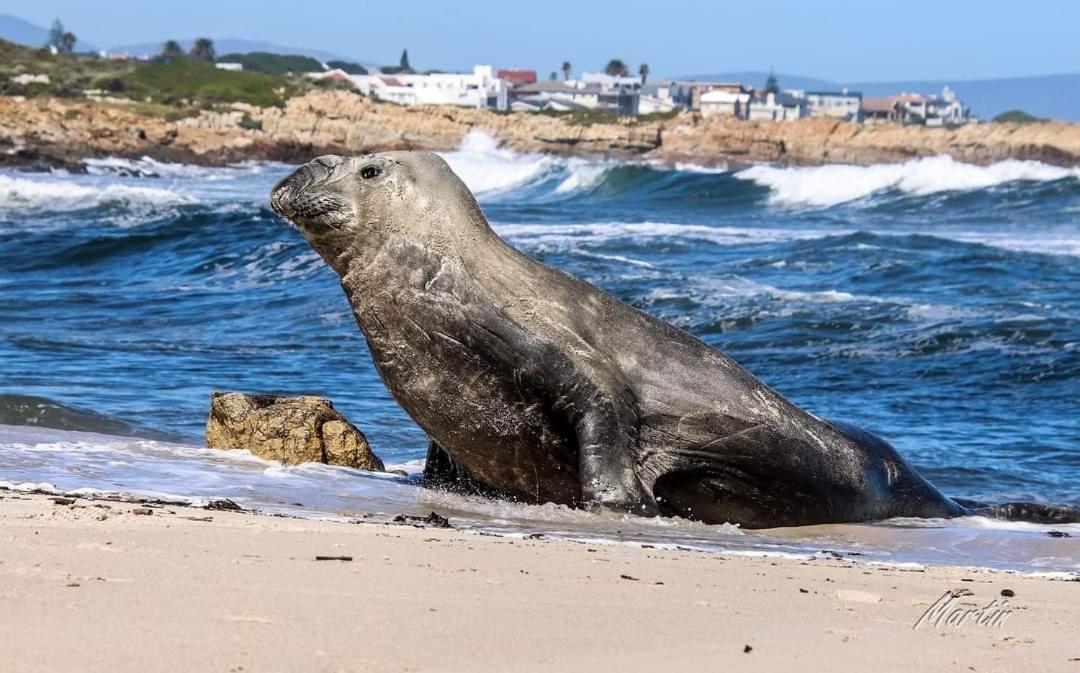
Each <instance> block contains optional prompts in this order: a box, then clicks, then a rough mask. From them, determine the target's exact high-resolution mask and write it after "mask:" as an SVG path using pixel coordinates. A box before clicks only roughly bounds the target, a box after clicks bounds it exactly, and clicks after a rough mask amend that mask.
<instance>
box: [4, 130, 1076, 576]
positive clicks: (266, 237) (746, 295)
mask: <svg viewBox="0 0 1080 673" xmlns="http://www.w3.org/2000/svg"><path fill="white" fill-rule="evenodd" d="M444 156H445V157H446V158H447V160H448V161H449V162H450V164H451V165H452V166H453V167H454V169H455V170H456V171H457V172H458V174H459V175H461V177H462V178H463V179H464V180H465V182H466V183H467V184H468V185H469V186H470V187H471V188H472V189H473V191H474V192H475V193H476V194H477V197H478V199H479V201H480V203H481V205H482V207H483V208H484V211H485V212H486V214H487V216H488V219H489V220H490V221H491V222H492V225H493V226H494V228H495V229H496V231H498V232H499V233H500V234H501V235H502V236H504V237H505V238H507V239H508V240H509V241H510V242H512V243H513V244H514V245H516V246H517V247H519V248H521V249H523V250H525V251H526V252H528V253H529V254H531V255H533V256H534V257H536V258H538V259H540V260H542V261H544V262H545V263H547V264H550V265H552V266H555V267H558V268H560V269H564V270H566V271H569V272H571V273H574V274H577V275H579V276H581V277H583V278H585V279H587V280H589V281H590V282H592V283H594V284H595V285H598V286H599V287H601V288H603V289H605V290H607V291H609V292H611V293H613V294H614V295H615V296H617V297H619V298H620V299H622V300H623V301H626V302H628V303H630V304H632V305H634V306H636V307H638V308H640V309H642V310H645V311H648V312H650V313H653V314H655V315H658V316H660V317H662V318H664V319H666V320H669V321H671V322H673V323H675V324H676V325H679V326H680V327H682V328H684V329H687V330H689V331H690V332H693V333H694V334H696V335H697V336H699V337H700V338H702V339H704V340H705V341H707V342H709V343H710V344H713V345H714V346H716V347H718V348H720V349H722V350H724V351H725V352H727V353H728V354H729V355H731V356H732V357H734V358H735V359H736V360H738V361H739V362H740V363H742V364H743V365H744V366H746V367H747V368H748V369H750V371H752V372H754V373H755V374H756V375H757V376H758V377H760V378H762V379H763V380H764V381H766V382H767V383H769V384H770V385H772V386H773V387H775V388H777V389H778V390H780V391H781V392H782V393H784V394H785V395H786V396H788V397H789V398H790V399H792V400H793V401H795V402H796V403H798V404H800V405H801V406H803V407H804V408H806V409H808V410H810V411H812V412H814V413H815V414H818V415H819V416H823V417H827V418H836V419H843V420H847V421H850V422H853V423H855V424H857V425H860V426H863V427H865V428H867V429H870V430H872V431H874V432H877V433H879V434H881V435H883V436H885V437H887V438H888V439H889V440H890V441H891V442H893V444H894V445H896V446H897V448H898V449H899V450H900V451H901V453H902V454H903V455H904V456H906V457H907V458H908V460H910V461H911V462H912V463H913V464H914V465H916V466H917V467H918V469H919V470H920V471H921V472H922V473H923V474H924V475H926V476H927V477H928V478H929V479H930V480H931V481H933V482H934V483H935V484H937V485H938V486H939V487H940V488H941V489H942V490H943V491H944V492H945V493H947V494H949V495H953V496H958V497H966V498H975V499H980V500H985V501H988V502H998V501H1006V500H1031V501H1036V502H1046V503H1058V504H1067V505H1073V506H1080V420H1078V418H1080V404H1078V398H1080V169H1068V168H1059V167H1054V166H1048V165H1044V164H1040V163H1036V162H1022V161H1004V162H1001V163H998V164H995V165H991V166H985V167H979V166H970V165H965V164H961V163H958V162H955V161H953V160H951V159H948V158H945V157H937V158H929V159H921V160H914V161H910V162H907V163H904V164H897V165H880V166H870V167H853V166H824V167H817V168H780V167H770V166H755V167H751V168H743V169H737V170H726V169H724V168H723V167H720V168H709V169H705V168H700V167H696V166H683V165H680V166H676V167H667V166H660V165H653V164H648V163H619V162H615V161H602V160H585V159H566V158H556V157H549V156H541V155H530V154H520V153H515V152H512V151H509V150H506V149H502V148H499V147H497V146H496V144H495V143H494V141H492V139H491V138H490V137H488V136H485V135H483V134H479V133H477V134H473V135H470V136H469V137H467V138H466V140H465V141H464V143H463V144H462V146H461V147H460V148H459V149H458V150H456V151H453V152H448V153H446V154H445V155H444ZM290 170H291V168H290V167H288V166H284V165H274V164H263V163H250V164H241V165H237V166H233V167H229V168H202V167H195V166H186V165H171V164H160V163H157V162H154V161H152V160H149V159H144V160H120V159H106V160H97V161H92V162H91V163H90V167H89V171H88V172H87V173H86V174H82V175H69V174H64V173H45V174H30V173H18V172H14V171H7V170H5V171H0V485H6V486H8V487H18V488H32V487H45V488H50V489H56V490H63V491H75V490H80V489H81V490H84V491H108V492H120V493H135V494H157V495H161V496H168V497H170V498H182V499H194V500H195V501H199V500H200V499H212V498H216V497H230V498H233V499H235V500H237V501H238V502H241V503H242V504H245V505H247V506H250V507H254V508H257V509H260V510H264V511H272V512H281V513H289V514H295V515H299V516H330V517H341V518H346V519H349V518H362V517H369V518H376V519H378V518H380V517H387V516H392V515H394V514H397V513H399V512H407V513H426V511H427V510H429V509H437V510H438V511H440V512H442V513H444V514H446V513H449V514H451V516H452V518H453V519H454V520H455V522H456V523H458V524H460V525H462V526H464V527H467V528H474V529H478V530H492V531H499V532H504V533H511V534H514V533H521V534H527V533H531V532H544V533H546V534H549V535H561V536H566V537H574V538H578V539H587V540H592V541H595V542H604V541H606V542H618V541H627V542H635V543H637V542H647V543H650V544H667V545H680V546H687V547H692V548H699V549H705V550H727V551H729V552H730V551H746V552H763V553H794V554H802V555H807V554H814V553H817V554H820V550H822V549H830V550H834V551H839V552H840V553H847V552H851V553H854V554H857V555H858V558H863V559H866V560H882V561H894V562H895V561H914V562H936V563H958V564H964V565H979V566H988V567H999V568H1012V569H1021V570H1028V571H1072V572H1076V571H1080V526H1056V527H1054V528H1055V529H1056V530H1059V531H1062V532H1066V533H1070V534H1071V537H1051V536H1049V535H1048V534H1047V533H1048V532H1049V531H1050V530H1051V529H1050V528H1049V527H1044V526H1035V525H1031V524H1008V523H1002V522H995V521H989V520H986V519H981V518H977V517H975V518H968V519H963V520H956V521H948V522H946V521H910V520H904V521H890V522H883V523H880V524H873V525H860V526H823V527H813V528H799V529H788V530H779V531H759V532H747V531H740V530H739V529H737V528H735V527H733V526H704V525H701V524H695V523H690V522H687V521H680V520H671V519H667V520H652V521H647V520H633V519H628V518H623V517H613V516H610V515H606V516H600V515H595V514H588V513H584V512H572V511H569V510H566V509H565V508H560V507H552V506H545V507H526V506H521V505H516V504H510V503H494V502H488V501H483V500H481V499H475V498H462V497H458V496H451V495H446V494H441V493H433V492H430V491H426V490H425V489H422V488H420V487H419V486H418V484H417V479H416V478H415V476H414V477H410V478H399V477H392V476H382V475H378V476H377V475H370V474H364V473H359V472H355V471H351V470H347V469H344V468H335V467H326V466H318V465H308V466H299V467H293V468H285V467H282V466H280V465H277V464H273V463H268V462H266V461H262V460H260V459H257V458H254V457H252V456H250V455H248V454H246V453H242V452H228V453H223V452H214V451H207V450H204V449H201V448H199V446H200V443H201V438H202V432H203V429H204V425H205V419H206V412H207V408H208V404H209V394H210V391H212V390H242V391H251V392H276V393H282V394H301V393H303V394H318V395H325V396H327V397H329V398H331V399H332V400H333V401H334V403H335V405H336V406H337V407H338V408H339V409H341V410H342V411H343V412H345V413H346V415H348V416H349V417H350V418H351V419H352V420H353V421H354V422H355V423H357V424H358V425H359V426H360V427H361V428H362V429H363V430H364V432H365V433H366V434H367V435H368V438H369V439H370V440H371V442H372V445H373V447H374V448H375V450H376V452H377V453H378V454H379V455H380V456H382V457H383V459H384V460H386V461H387V462H388V463H391V464H394V465H400V466H404V467H405V468H406V469H408V470H409V471H410V472H412V473H414V474H415V473H417V472H418V471H419V470H420V469H421V466H422V459H423V455H424V450H425V446H426V441H425V437H424V435H423V433H422V432H420V430H419V429H418V428H417V427H416V426H415V425H414V424H413V423H412V421H411V420H410V419H409V418H408V417H407V416H406V415H405V414H404V413H403V412H402V411H401V410H400V409H399V408H398V407H397V406H396V404H395V403H394V402H393V400H392V399H391V398H390V396H389V394H388V393H387V391H386V389H385V388H384V386H383V385H382V382H381V381H380V380H379V377H378V375H377V373H376V372H375V370H374V367H373V365H372V363H371V361H370V357H369V355H368V354H367V352H366V349H365V345H364V342H363V339H362V338H361V335H360V333H359V331H358V330H357V328H356V326H355V323H354V322H353V319H352V316H351V314H350V312H349V307H348V304H347V303H346V301H345V298H344V295H343V294H342V292H341V290H340V288H339V287H338V281H337V278H336V276H335V275H334V274H333V273H332V272H331V271H330V270H329V269H327V268H326V267H325V266H324V265H323V263H322V262H321V260H320V259H319V258H318V257H317V256H316V255H315V253H314V252H312V251H311V250H310V248H309V247H308V245H307V244H306V242H305V241H304V240H303V238H302V237H301V235H300V234H299V233H298V232H297V231H295V230H294V229H292V228H291V227H290V226H288V225H287V224H286V223H284V222H283V221H281V220H280V219H279V218H278V217H277V216H276V215H274V213H273V212H272V211H271V210H270V208H269V204H268V202H267V194H268V192H269V189H270V187H271V186H272V185H273V184H274V183H275V182H276V181H277V180H278V179H280V178H281V177H283V176H284V175H285V174H287V173H288V172H289V171H290ZM28 426H32V427H28ZM43 426H48V428H45V427H43Z"/></svg>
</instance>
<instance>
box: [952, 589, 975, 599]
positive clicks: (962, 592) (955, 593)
mask: <svg viewBox="0 0 1080 673" xmlns="http://www.w3.org/2000/svg"><path fill="white" fill-rule="evenodd" d="M949 593H950V594H951V595H952V597H953V598H963V597H964V596H974V595H975V592H974V591H972V590H971V589H953V590H952V591H950V592H949Z"/></svg>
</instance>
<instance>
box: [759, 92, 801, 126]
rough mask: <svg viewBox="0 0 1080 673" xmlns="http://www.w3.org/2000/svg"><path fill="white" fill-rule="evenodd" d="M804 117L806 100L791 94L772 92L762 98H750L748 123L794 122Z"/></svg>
mask: <svg viewBox="0 0 1080 673" xmlns="http://www.w3.org/2000/svg"><path fill="white" fill-rule="evenodd" d="M805 116H806V100H805V99H803V98H797V97H795V96H792V95H791V94H786V93H780V94H775V93H772V92H769V93H766V94H765V95H764V96H759V97H755V98H751V100H750V111H749V114H748V115H747V118H748V119H750V121H770V122H780V121H794V120H796V119H802V118H803V117H805Z"/></svg>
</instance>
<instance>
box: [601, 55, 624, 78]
mask: <svg viewBox="0 0 1080 673" xmlns="http://www.w3.org/2000/svg"><path fill="white" fill-rule="evenodd" d="M604 72H606V73H607V74H609V75H611V76H612V77H626V76H627V75H629V74H630V68H627V67H626V64H625V63H623V62H622V61H621V60H619V59H617V58H613V59H611V60H610V61H608V64H607V66H606V67H605V68H604Z"/></svg>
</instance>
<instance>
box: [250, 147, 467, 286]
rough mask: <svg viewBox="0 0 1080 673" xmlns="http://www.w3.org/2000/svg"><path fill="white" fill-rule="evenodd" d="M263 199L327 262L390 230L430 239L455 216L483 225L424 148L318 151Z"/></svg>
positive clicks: (455, 222)
mask: <svg viewBox="0 0 1080 673" xmlns="http://www.w3.org/2000/svg"><path fill="white" fill-rule="evenodd" d="M270 205H271V206H272V207H273V209H274V211H275V212H276V213H278V214H279V215H281V216H283V217H285V218H287V219H289V220H291V221H292V222H293V223H295V224H296V225H297V226H298V227H299V228H300V230H301V231H302V232H303V233H304V236H305V237H306V238H307V239H308V242H310V243H311V245H312V247H314V248H315V250H316V251H317V252H318V253H319V254H320V255H322V257H323V258H324V259H325V260H326V261H327V262H329V263H330V265H331V266H334V267H335V268H337V267H338V265H339V264H341V263H342V262H345V261H347V259H348V258H349V257H352V256H353V255H354V254H355V253H356V252H358V251H361V250H374V249H377V248H378V247H379V246H381V245H382V244H383V243H384V242H385V241H387V240H389V238H390V237H392V236H394V235H399V236H405V237H408V238H412V239H414V240H418V241H430V240H431V239H432V237H436V238H442V239H445V238H446V237H447V236H450V235H452V231H453V230H454V229H455V228H460V223H461V222H463V221H464V222H468V221H472V222H477V223H482V224H480V226H483V227H486V225H487V222H486V220H484V218H483V215H482V214H481V213H480V209H479V206H477V205H476V200H475V199H474V198H473V196H472V194H471V193H470V192H469V189H468V188H467V187H466V186H465V184H464V183H463V182H462V181H461V179H460V178H458V177H457V175H455V174H454V172H453V171H452V170H451V169H450V166H448V165H447V163H446V162H445V161H444V160H443V159H442V158H441V157H439V156H438V155H436V154H432V153H430V152H381V153H378V154H366V155H361V156H358V157H342V156H335V155H326V156H321V157H318V158H317V159H314V160H312V161H310V162H308V163H306V164H304V165H303V166H301V167H300V168H298V169H296V171H294V172H293V173H292V174H291V175H289V176H288V177H286V178H285V179H284V180H282V181H281V182H279V183H278V184H277V186H275V187H274V189H273V190H272V191H271V192H270ZM462 215H465V216H466V217H464V218H462V217H461V216H462Z"/></svg>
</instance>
